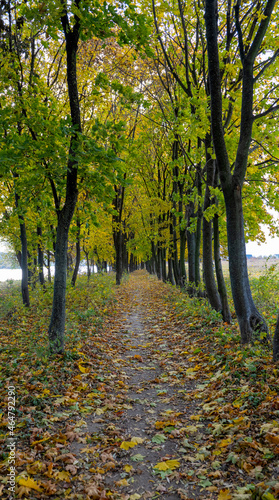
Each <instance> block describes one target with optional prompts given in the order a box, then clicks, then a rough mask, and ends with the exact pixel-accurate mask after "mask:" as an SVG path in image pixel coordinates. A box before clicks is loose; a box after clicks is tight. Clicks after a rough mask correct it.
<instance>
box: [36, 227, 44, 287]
mask: <svg viewBox="0 0 279 500" xmlns="http://www.w3.org/2000/svg"><path fill="white" fill-rule="evenodd" d="M42 234H43V233H42V227H41V226H37V236H38V266H39V281H40V284H41V285H42V287H43V288H45V277H44V252H43V247H42Z"/></svg>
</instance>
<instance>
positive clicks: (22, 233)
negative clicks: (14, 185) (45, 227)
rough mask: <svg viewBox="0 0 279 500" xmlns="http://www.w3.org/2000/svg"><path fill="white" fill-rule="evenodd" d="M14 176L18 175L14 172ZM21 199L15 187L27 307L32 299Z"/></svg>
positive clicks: (23, 290)
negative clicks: (30, 296) (30, 295)
mask: <svg viewBox="0 0 279 500" xmlns="http://www.w3.org/2000/svg"><path fill="white" fill-rule="evenodd" d="M14 177H17V175H16V174H14ZM19 200H20V197H19V195H18V193H17V191H16V189H15V205H16V209H17V210H18V221H19V229H20V243H21V254H20V255H21V257H20V266H21V270H22V279H21V295H22V302H23V305H24V306H26V307H30V299H29V288H28V245H27V235H26V226H25V221H24V217H23V215H22V214H21V213H20V212H19V210H20V208H19Z"/></svg>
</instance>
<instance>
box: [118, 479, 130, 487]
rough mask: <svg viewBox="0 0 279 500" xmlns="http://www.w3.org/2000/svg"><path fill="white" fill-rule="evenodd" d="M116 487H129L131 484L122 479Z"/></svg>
mask: <svg viewBox="0 0 279 500" xmlns="http://www.w3.org/2000/svg"><path fill="white" fill-rule="evenodd" d="M115 484H116V486H129V483H128V481H127V479H120V480H119V481H116V483H115Z"/></svg>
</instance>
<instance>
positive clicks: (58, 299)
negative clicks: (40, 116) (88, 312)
mask: <svg viewBox="0 0 279 500" xmlns="http://www.w3.org/2000/svg"><path fill="white" fill-rule="evenodd" d="M79 3H80V0H76V1H75V5H76V7H78V5H79ZM62 6H63V8H64V11H63V15H62V17H61V23H62V27H63V31H64V36H65V40H66V54H67V84H68V96H69V101H70V110H71V120H72V125H73V126H74V127H75V130H74V132H73V133H72V136H71V141H70V149H69V157H68V165H67V181H66V182H67V183H66V198H65V203H64V206H63V208H62V209H61V210H59V211H58V212H57V217H58V225H57V236H56V245H55V277H54V290H53V304H52V314H51V320H50V325H49V331H48V333H49V345H50V351H51V352H53V353H57V354H61V353H63V352H64V330H65V305H66V280H67V247H68V234H69V228H70V224H71V220H72V217H73V214H74V211H75V206H76V202H77V195H78V191H77V170H78V159H77V155H78V151H77V150H78V145H79V133H80V132H81V122H80V108H79V95H78V87H77V76H76V56H77V49H78V41H79V31H80V19H79V17H78V16H77V15H74V26H73V27H72V28H71V26H70V22H69V19H68V14H67V6H66V2H64V1H62Z"/></svg>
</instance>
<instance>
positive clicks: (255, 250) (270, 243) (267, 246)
mask: <svg viewBox="0 0 279 500" xmlns="http://www.w3.org/2000/svg"><path fill="white" fill-rule="evenodd" d="M246 253H248V254H252V255H253V257H260V256H261V255H262V256H263V257H269V256H270V255H274V254H275V253H277V254H279V238H278V237H276V238H271V237H270V236H266V243H261V244H260V245H259V244H258V243H256V242H255V241H250V242H249V243H246Z"/></svg>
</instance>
